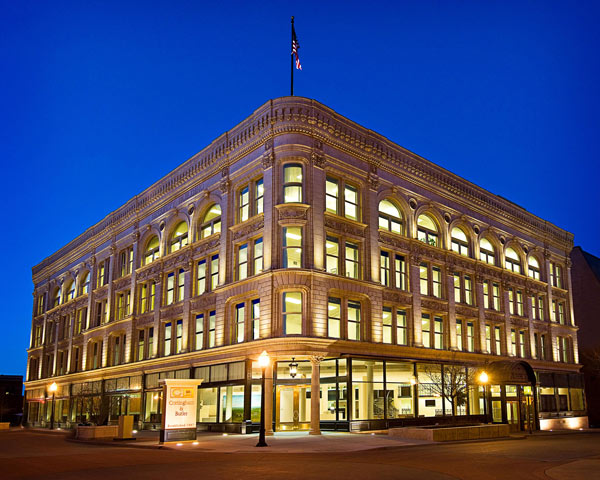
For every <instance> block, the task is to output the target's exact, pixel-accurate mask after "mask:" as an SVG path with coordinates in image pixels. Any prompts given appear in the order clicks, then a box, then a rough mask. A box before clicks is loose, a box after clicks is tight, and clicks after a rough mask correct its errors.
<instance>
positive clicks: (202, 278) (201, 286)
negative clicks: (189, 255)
mask: <svg viewBox="0 0 600 480" xmlns="http://www.w3.org/2000/svg"><path fill="white" fill-rule="evenodd" d="M205 292H206V259H204V260H200V261H199V262H198V264H197V266H196V295H202V294H203V293H205Z"/></svg>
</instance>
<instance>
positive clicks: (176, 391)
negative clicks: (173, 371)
mask: <svg viewBox="0 0 600 480" xmlns="http://www.w3.org/2000/svg"><path fill="white" fill-rule="evenodd" d="M171 398H194V391H193V390H192V389H191V388H183V387H171Z"/></svg>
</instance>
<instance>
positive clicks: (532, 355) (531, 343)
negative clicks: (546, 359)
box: [525, 289, 536, 358]
mask: <svg viewBox="0 0 600 480" xmlns="http://www.w3.org/2000/svg"><path fill="white" fill-rule="evenodd" d="M532 293H534V292H532V291H531V290H529V289H525V315H526V316H527V320H528V325H529V327H528V328H529V357H530V358H536V357H535V335H534V333H535V326H534V324H533V304H532V303H531V295H532Z"/></svg>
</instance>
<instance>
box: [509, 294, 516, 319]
mask: <svg viewBox="0 0 600 480" xmlns="http://www.w3.org/2000/svg"><path fill="white" fill-rule="evenodd" d="M508 312H509V313H510V314H511V315H514V314H515V293H514V291H513V289H512V287H511V288H509V289H508Z"/></svg>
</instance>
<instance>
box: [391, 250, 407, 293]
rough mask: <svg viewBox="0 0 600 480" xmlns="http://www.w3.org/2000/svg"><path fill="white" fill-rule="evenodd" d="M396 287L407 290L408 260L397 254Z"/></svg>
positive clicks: (395, 265) (395, 267)
mask: <svg viewBox="0 0 600 480" xmlns="http://www.w3.org/2000/svg"><path fill="white" fill-rule="evenodd" d="M394 272H395V285H394V286H395V287H396V288H399V289H400V290H406V260H405V258H404V256H402V255H396V259H395V264H394Z"/></svg>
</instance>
